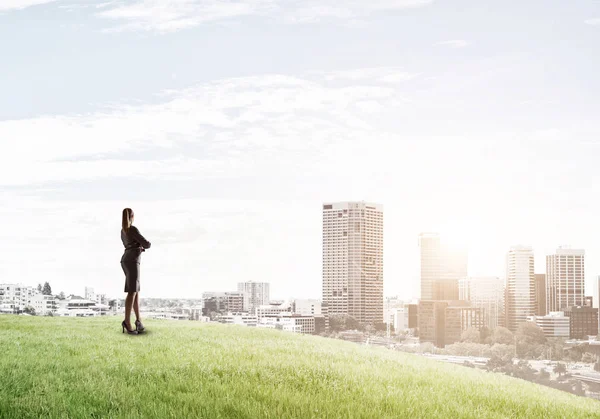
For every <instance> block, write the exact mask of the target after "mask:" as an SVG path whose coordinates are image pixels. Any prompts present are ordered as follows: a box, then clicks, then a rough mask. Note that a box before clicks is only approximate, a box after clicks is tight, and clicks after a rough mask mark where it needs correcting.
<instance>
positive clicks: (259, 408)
mask: <svg viewBox="0 0 600 419" xmlns="http://www.w3.org/2000/svg"><path fill="white" fill-rule="evenodd" d="M119 323H120V319H119V318H102V319H101V318H97V319H79V318H76V319H65V318H48V317H26V316H7V315H4V316H0V417H2V418H19V419H21V418H40V417H57V418H58V417H61V418H63V417H85V418H94V417H111V418H114V417H122V418H134V417H159V418H184V417H198V418H211V419H213V418H288V417H294V418H338V417H339V418H404V417H410V418H478V419H482V418H516V417H523V418H598V417H600V403H599V402H596V401H594V400H590V399H584V398H578V397H575V396H573V395H570V394H567V393H563V392H560V391H557V390H553V389H550V388H546V387H542V386H537V385H534V384H531V383H527V382H524V381H520V380H516V379H512V378H509V377H506V376H502V375H495V374H490V373H485V372H482V371H477V370H473V369H469V368H464V367H459V366H453V365H448V364H442V363H438V362H435V361H431V360H428V359H424V358H420V357H417V356H413V355H409V354H402V353H398V352H393V351H389V350H386V349H383V348H370V347H364V346H359V345H356V344H352V343H347V342H342V341H336V340H331V339H324V338H319V337H314V336H300V335H293V334H289V333H283V332H278V331H274V330H265V329H256V328H244V327H239V326H224V325H218V324H200V323H193V322H171V321H147V322H146V323H147V324H146V326H147V328H148V330H149V332H148V333H147V334H145V335H140V336H129V335H127V334H122V333H121V329H120V325H119Z"/></svg>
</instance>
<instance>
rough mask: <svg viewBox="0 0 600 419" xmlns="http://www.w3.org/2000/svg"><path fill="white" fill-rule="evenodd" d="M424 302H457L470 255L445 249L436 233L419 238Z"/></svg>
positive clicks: (448, 248)
mask: <svg viewBox="0 0 600 419" xmlns="http://www.w3.org/2000/svg"><path fill="white" fill-rule="evenodd" d="M419 246H420V248H421V300H426V301H427V300H433V301H441V300H458V281H459V279H460V278H464V277H466V276H467V253H466V252H465V251H463V250H459V249H452V248H450V247H448V246H444V245H443V244H442V243H441V241H440V236H439V235H438V234H436V233H422V234H421V235H420V236H419Z"/></svg>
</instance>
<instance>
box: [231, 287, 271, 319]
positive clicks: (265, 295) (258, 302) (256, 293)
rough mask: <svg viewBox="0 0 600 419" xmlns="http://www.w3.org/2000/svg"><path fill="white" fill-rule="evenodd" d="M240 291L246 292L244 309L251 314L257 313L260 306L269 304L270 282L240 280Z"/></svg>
mask: <svg viewBox="0 0 600 419" xmlns="http://www.w3.org/2000/svg"><path fill="white" fill-rule="evenodd" d="M238 292H243V293H244V311H247V312H248V313H250V314H255V313H256V309H257V308H258V307H260V306H262V305H266V304H269V300H270V298H269V283H268V282H254V281H248V282H239V283H238Z"/></svg>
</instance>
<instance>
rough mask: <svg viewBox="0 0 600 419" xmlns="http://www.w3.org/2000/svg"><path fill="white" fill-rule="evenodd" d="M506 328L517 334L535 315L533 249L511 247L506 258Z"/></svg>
mask: <svg viewBox="0 0 600 419" xmlns="http://www.w3.org/2000/svg"><path fill="white" fill-rule="evenodd" d="M505 305H506V327H507V328H508V329H509V330H511V331H513V332H515V331H516V330H517V327H518V326H519V324H521V323H524V322H525V321H527V317H530V316H533V315H535V273H534V258H533V249H532V248H531V247H525V246H514V247H511V249H510V251H509V252H508V254H507V256H506V303H505Z"/></svg>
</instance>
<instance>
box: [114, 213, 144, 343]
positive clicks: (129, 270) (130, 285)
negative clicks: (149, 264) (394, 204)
mask: <svg viewBox="0 0 600 419" xmlns="http://www.w3.org/2000/svg"><path fill="white" fill-rule="evenodd" d="M133 217H134V216H133V210H132V209H131V208H125V209H124V210H123V219H122V224H121V226H122V228H121V241H122V242H123V246H125V251H124V252H123V256H122V257H121V267H122V268H123V272H124V273H125V292H126V293H127V298H126V299H125V320H124V321H123V323H121V326H122V327H123V333H125V330H127V333H129V334H130V335H137V334H138V333H141V332H143V331H144V325H143V324H142V318H141V317H140V303H139V302H140V258H141V255H142V252H144V251H145V250H146V249H149V248H150V242H149V241H148V240H146V239H145V238H144V236H142V235H141V234H140V231H139V230H138V229H137V227H135V226H133V225H132V224H133ZM132 307H133V311H134V312H135V317H136V320H135V330H133V329H132V327H131V308H132Z"/></svg>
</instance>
